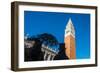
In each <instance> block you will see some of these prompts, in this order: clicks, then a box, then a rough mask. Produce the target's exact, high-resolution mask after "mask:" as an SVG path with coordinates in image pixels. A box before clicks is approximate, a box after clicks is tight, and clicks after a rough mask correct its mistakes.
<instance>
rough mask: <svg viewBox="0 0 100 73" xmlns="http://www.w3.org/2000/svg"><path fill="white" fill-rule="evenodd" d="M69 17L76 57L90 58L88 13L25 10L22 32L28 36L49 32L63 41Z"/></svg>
mask: <svg viewBox="0 0 100 73" xmlns="http://www.w3.org/2000/svg"><path fill="white" fill-rule="evenodd" d="M69 18H71V20H72V22H73V25H74V27H75V40H76V58H77V59H84V58H85V59H86V58H90V14H79V13H78V14H76V13H58V12H36V11H25V12H24V23H25V24H24V33H25V34H29V36H33V35H37V34H42V33H49V34H52V35H54V36H55V37H56V38H57V40H58V41H59V42H60V43H64V30H65V27H66V25H67V22H68V20H69Z"/></svg>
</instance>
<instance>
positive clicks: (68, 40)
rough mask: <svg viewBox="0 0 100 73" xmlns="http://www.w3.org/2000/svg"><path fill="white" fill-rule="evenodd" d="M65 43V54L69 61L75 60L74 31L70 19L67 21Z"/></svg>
mask: <svg viewBox="0 0 100 73" xmlns="http://www.w3.org/2000/svg"><path fill="white" fill-rule="evenodd" d="M64 43H65V54H66V56H68V58H69V59H75V58H76V48H75V29H74V26H73V23H72V20H71V18H70V19H69V21H68V23H67V25H66V29H65V36H64Z"/></svg>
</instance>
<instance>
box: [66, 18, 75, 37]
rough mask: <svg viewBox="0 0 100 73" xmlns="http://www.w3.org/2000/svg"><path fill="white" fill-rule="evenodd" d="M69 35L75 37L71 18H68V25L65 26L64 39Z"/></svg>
mask: <svg viewBox="0 0 100 73" xmlns="http://www.w3.org/2000/svg"><path fill="white" fill-rule="evenodd" d="M69 34H70V35H72V36H73V37H75V29H74V26H73V23H72V20H71V18H69V20H68V23H67V25H66V29H65V37H66V36H68V35H69Z"/></svg>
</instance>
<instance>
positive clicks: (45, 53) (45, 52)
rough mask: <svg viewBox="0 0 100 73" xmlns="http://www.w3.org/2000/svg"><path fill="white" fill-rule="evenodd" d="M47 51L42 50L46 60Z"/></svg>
mask: <svg viewBox="0 0 100 73" xmlns="http://www.w3.org/2000/svg"><path fill="white" fill-rule="evenodd" d="M46 56H47V51H44V60H46Z"/></svg>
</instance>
